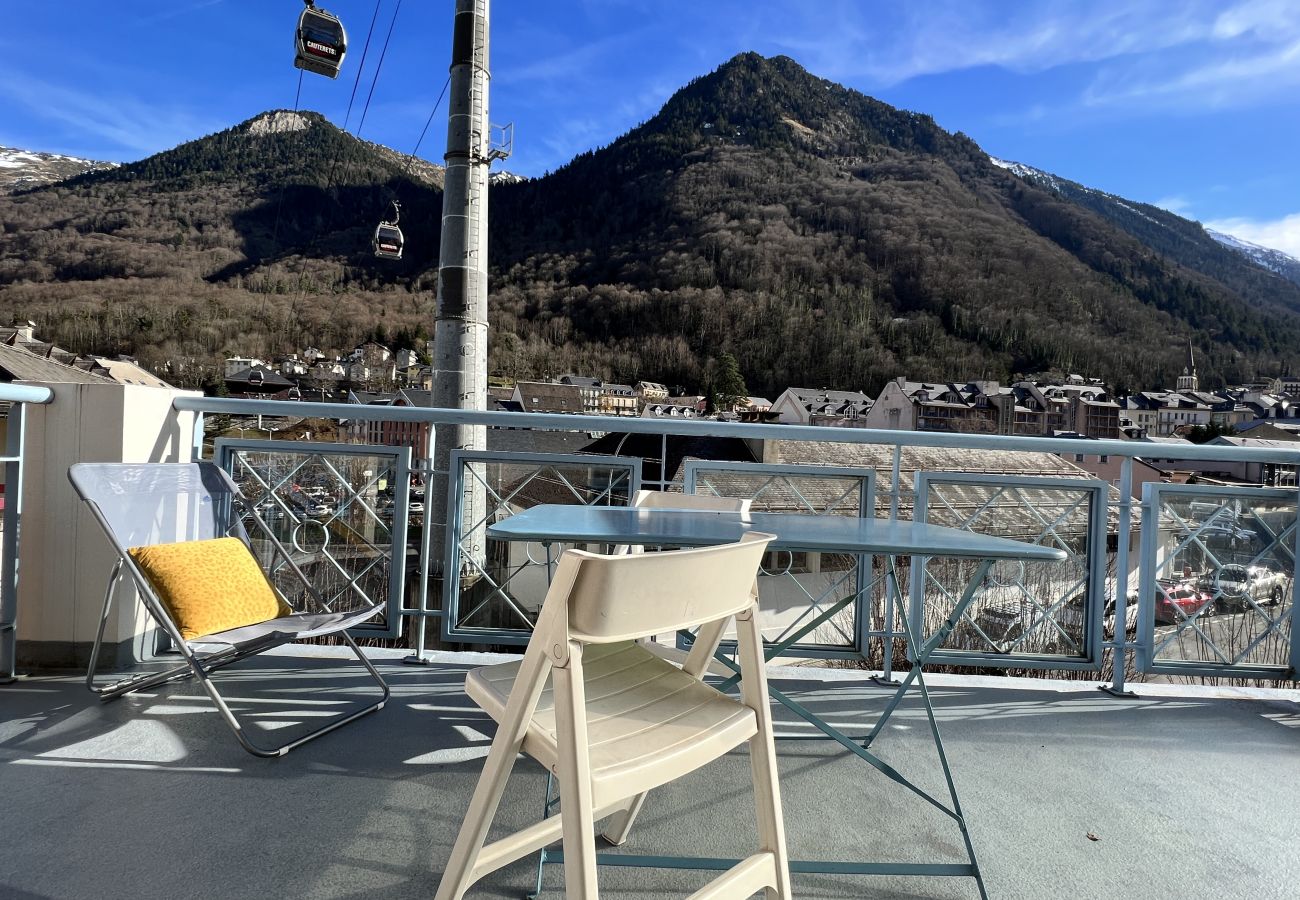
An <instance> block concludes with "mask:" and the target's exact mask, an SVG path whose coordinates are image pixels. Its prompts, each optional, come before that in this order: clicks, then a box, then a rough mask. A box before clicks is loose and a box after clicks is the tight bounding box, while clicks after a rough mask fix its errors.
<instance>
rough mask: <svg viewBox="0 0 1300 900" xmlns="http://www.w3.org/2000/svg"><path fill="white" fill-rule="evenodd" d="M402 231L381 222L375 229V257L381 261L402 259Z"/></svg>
mask: <svg viewBox="0 0 1300 900" xmlns="http://www.w3.org/2000/svg"><path fill="white" fill-rule="evenodd" d="M404 243H405V241H404V240H403V238H402V229H400V228H398V227H397V226H396V225H392V224H390V223H388V222H380V223H379V227H378V228H376V229H375V256H378V257H379V258H380V259H401V258H402V245H403V244H404Z"/></svg>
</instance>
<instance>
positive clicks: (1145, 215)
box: [989, 157, 1300, 310]
mask: <svg viewBox="0 0 1300 900" xmlns="http://www.w3.org/2000/svg"><path fill="white" fill-rule="evenodd" d="M989 160H990V162H992V163H993V164H994V165H996V166H999V167H1001V168H1004V169H1007V170H1008V171H1010V172H1013V173H1015V174H1016V175H1018V176H1020V177H1021V178H1024V179H1027V180H1029V181H1032V182H1034V183H1035V184H1038V185H1041V186H1043V187H1045V188H1047V189H1049V190H1051V191H1053V192H1055V193H1057V194H1060V195H1061V196H1062V197H1065V198H1067V199H1069V200H1072V201H1074V202H1075V203H1079V204H1080V205H1082V206H1086V207H1088V208H1089V209H1091V210H1093V211H1094V212H1096V213H1098V214H1099V215H1101V216H1103V217H1105V218H1106V219H1107V220H1108V221H1110V222H1111V224H1113V225H1115V226H1116V227H1118V228H1120V229H1122V230H1124V231H1126V232H1128V233H1129V234H1131V235H1133V236H1134V237H1136V238H1137V239H1138V240H1140V241H1142V242H1143V243H1145V244H1147V245H1148V246H1150V247H1151V248H1152V249H1155V250H1157V251H1159V252H1160V253H1163V254H1165V255H1166V256H1169V257H1170V258H1171V259H1174V260H1176V261H1178V262H1179V263H1181V264H1183V265H1185V266H1187V267H1189V268H1191V269H1195V270H1196V271H1198V272H1201V273H1203V274H1205V275H1208V276H1209V277H1211V278H1214V279H1216V280H1218V281H1221V282H1223V283H1224V284H1225V285H1227V286H1229V287H1230V288H1231V289H1232V290H1233V291H1234V292H1235V293H1237V294H1239V295H1240V296H1242V297H1244V298H1246V299H1248V300H1250V301H1252V302H1258V303H1262V304H1267V303H1270V302H1271V301H1273V300H1276V299H1277V297H1278V296H1280V295H1279V294H1278V292H1277V291H1276V282H1277V279H1276V278H1272V277H1269V276H1268V275H1266V274H1265V273H1264V272H1261V271H1260V270H1261V269H1263V270H1266V271H1268V272H1272V273H1273V274H1274V275H1280V276H1282V277H1283V278H1286V279H1288V280H1289V281H1292V282H1294V283H1296V284H1300V261H1298V260H1296V259H1294V258H1293V257H1290V256H1287V255H1286V254H1285V253H1282V252H1280V251H1278V250H1269V249H1268V248H1266V247H1260V246H1258V245H1256V244H1250V243H1248V242H1246V241H1242V240H1240V239H1239V238H1234V237H1232V236H1231V235H1224V234H1220V233H1218V232H1216V231H1211V230H1210V229H1208V228H1205V227H1203V226H1202V225H1201V224H1200V223H1199V222H1193V221H1191V220H1189V219H1184V218H1183V217H1181V216H1178V215H1175V214H1174V213H1171V212H1169V211H1168V210H1165V209H1161V208H1160V207H1158V206H1152V205H1150V204H1148V203H1139V202H1137V201H1135V200H1125V199H1124V198H1123V197H1117V196H1115V195H1114V194H1108V193H1106V192H1105V191H1099V190H1096V189H1095V188H1090V187H1085V186H1084V185H1082V184H1079V183H1078V182H1074V181H1070V180H1069V179H1067V178H1062V177H1061V176H1059V175H1053V174H1051V173H1049V172H1044V171H1043V170H1041V169H1035V168H1033V167H1032V166H1027V165H1025V164H1023V163H1017V162H1008V161H1006V160H1000V159H995V158H993V157H989ZM1243 257H1244V258H1245V259H1243ZM1284 296H1289V294H1287V295H1284ZM1290 308H1291V309H1293V310H1295V309H1297V307H1295V306H1294V304H1291V305H1290Z"/></svg>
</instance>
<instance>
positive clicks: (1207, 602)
mask: <svg viewBox="0 0 1300 900" xmlns="http://www.w3.org/2000/svg"><path fill="white" fill-rule="evenodd" d="M1213 603H1214V594H1212V593H1210V592H1209V591H1203V590H1201V589H1200V588H1198V587H1197V586H1196V585H1195V584H1193V583H1191V582H1190V581H1177V582H1170V581H1157V582H1156V597H1155V620H1156V622H1157V623H1158V624H1160V625H1177V624H1179V623H1181V622H1184V621H1186V620H1187V619H1190V618H1191V617H1192V616H1194V615H1196V614H1197V613H1198V612H1200V611H1201V610H1202V609H1205V608H1206V607H1207V606H1208V607H1210V608H1209V609H1207V610H1206V611H1205V615H1212V614H1213V613H1214V611H1215V610H1214V606H1213Z"/></svg>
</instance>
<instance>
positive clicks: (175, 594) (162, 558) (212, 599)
mask: <svg viewBox="0 0 1300 900" xmlns="http://www.w3.org/2000/svg"><path fill="white" fill-rule="evenodd" d="M127 552H128V553H130V554H131V558H132V559H134V560H135V562H136V565H138V566H139V567H140V569H141V570H142V571H143V572H144V574H145V577H146V578H148V579H149V583H150V584H151V585H153V589H154V590H155V591H157V592H158V597H159V599H161V600H162V602H163V605H164V606H165V607H167V612H168V613H170V614H171V617H172V621H173V622H175V623H176V627H177V628H178V629H179V630H180V633H181V636H182V637H183V638H185V639H186V640H193V639H194V638H198V637H202V636H204V635H206V634H216V633H217V632H219V631H227V630H229V629H231V628H239V627H241V626H244V625H255V624H257V623H258V622H265V621H267V620H268V619H274V618H276V617H278V616H287V615H289V614H290V613H291V612H293V610H292V609H290V608H289V606H288V604H286V603H285V602H284V601H283V600H281V599H280V598H279V597H278V596H276V594H275V591H273V590H272V589H271V585H270V584H269V583H267V580H266V576H265V575H264V574H263V573H262V567H261V566H259V565H258V564H257V560H256V559H254V558H253V554H252V553H251V552H250V551H249V549H248V547H247V546H245V544H244V542H243V541H241V540H239V539H238V538H232V537H227V538H216V539H214V540H208V541H186V542H184V543H180V544H155V545H153V546H152V547H132V548H131V549H130V550H128V551H127Z"/></svg>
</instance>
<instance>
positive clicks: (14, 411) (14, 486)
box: [0, 383, 54, 684]
mask: <svg viewBox="0 0 1300 900" xmlns="http://www.w3.org/2000/svg"><path fill="white" fill-rule="evenodd" d="M53 399H54V391H52V390H51V389H50V388H48V387H43V386H40V385H31V384H12V383H10V384H0V402H5V403H12V404H14V406H13V407H11V408H10V410H9V422H8V427H7V429H6V432H5V450H4V456H2V457H0V464H3V465H4V467H5V488H6V490H5V505H4V518H3V522H4V537H3V550H0V553H2V554H3V559H2V560H0V684H8V683H9V682H11V681H13V680H14V679H15V677H16V676H17V672H16V667H17V661H18V660H17V656H18V654H17V649H18V533H19V532H18V527H19V521H20V517H21V513H22V483H23V431H24V427H23V426H24V423H25V420H26V417H27V405H28V404H38V405H43V404H46V403H49V402H50V401H52V400H53Z"/></svg>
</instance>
